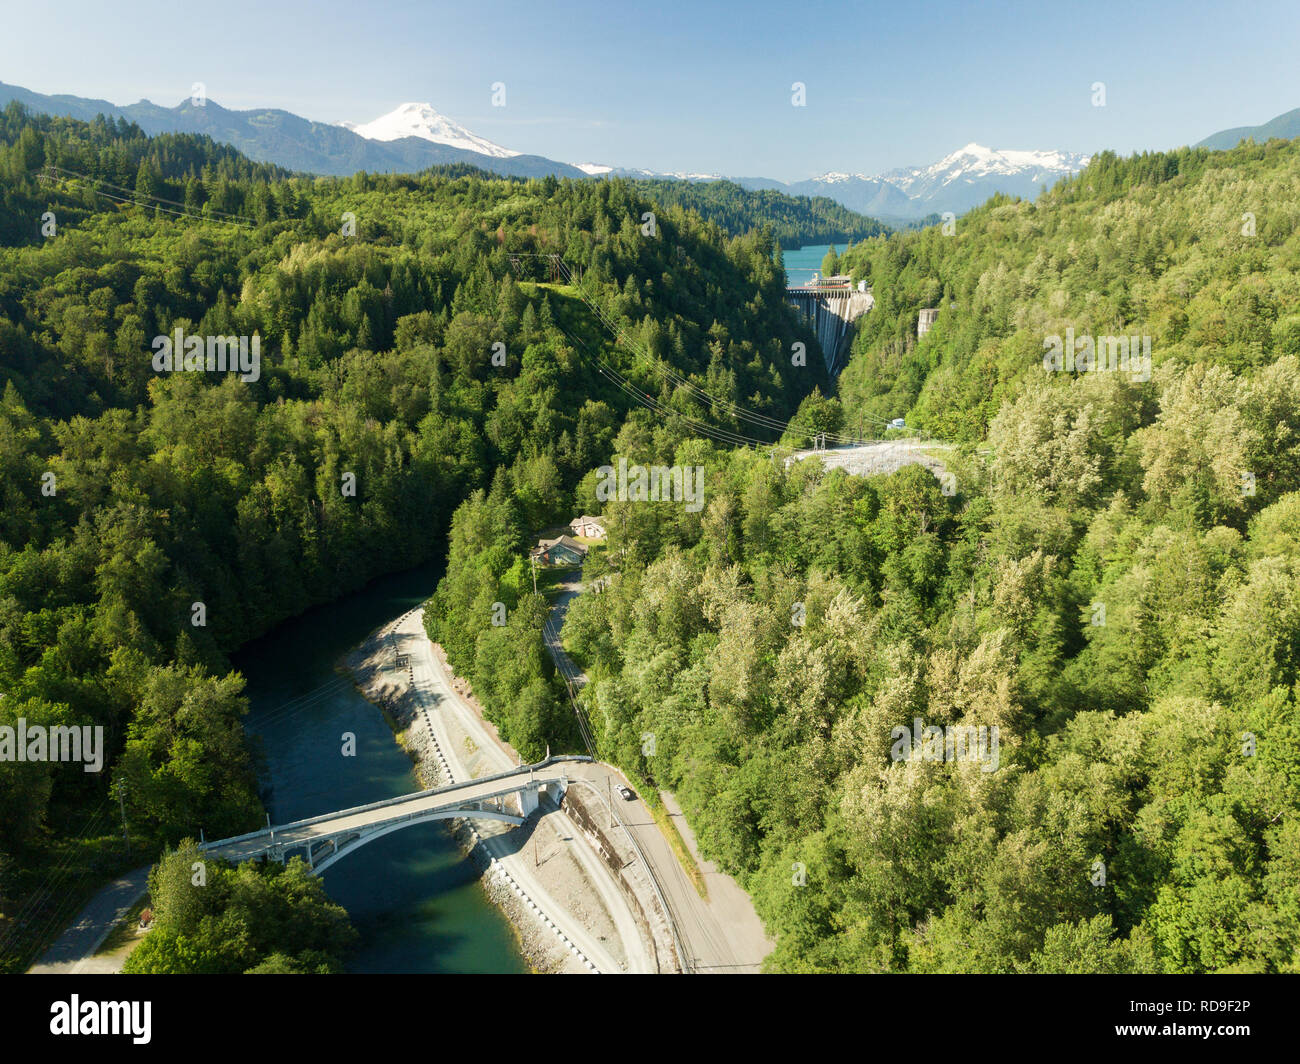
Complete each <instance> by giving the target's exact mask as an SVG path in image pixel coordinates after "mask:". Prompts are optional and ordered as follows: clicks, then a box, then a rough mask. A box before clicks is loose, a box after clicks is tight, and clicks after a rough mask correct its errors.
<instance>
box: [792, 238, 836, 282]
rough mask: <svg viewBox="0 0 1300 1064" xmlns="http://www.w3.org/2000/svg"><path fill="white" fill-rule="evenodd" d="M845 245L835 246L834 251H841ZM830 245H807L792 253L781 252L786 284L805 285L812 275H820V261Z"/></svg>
mask: <svg viewBox="0 0 1300 1064" xmlns="http://www.w3.org/2000/svg"><path fill="white" fill-rule="evenodd" d="M847 246H848V245H847V244H837V245H836V246H835V250H836V251H843V250H844V248H845V247H847ZM830 249H831V246H830V244H808V245H807V246H805V247H801V248H798V249H796V250H794V251H785V252H782V258H783V259H784V260H785V276H786V281H787V283H788V284H792V285H800V284H807V283H808V282H809V281H811V280H812V275H813V274H814V273H821V269H822V259H824V258H825V257H826V252H828V251H830Z"/></svg>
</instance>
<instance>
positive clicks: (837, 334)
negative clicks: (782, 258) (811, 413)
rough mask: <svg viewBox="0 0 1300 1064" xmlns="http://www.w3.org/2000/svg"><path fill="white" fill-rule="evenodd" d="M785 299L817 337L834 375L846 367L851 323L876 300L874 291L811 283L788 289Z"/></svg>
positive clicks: (828, 369)
mask: <svg viewBox="0 0 1300 1064" xmlns="http://www.w3.org/2000/svg"><path fill="white" fill-rule="evenodd" d="M785 299H786V302H787V303H789V304H790V305H791V306H792V307H794V308H795V310H797V311H798V312H799V313H800V314H801V315H802V317H803V319H804V321H805V322H807V324H808V325H809V327H810V328H811V329H812V331H813V333H814V334H815V335H816V337H817V343H818V344H819V345H820V346H821V349H822V358H823V359H825V361H826V372H827V373H829V374H830V375H831V376H832V377H833V376H835V375H836V373H838V372H839V370H840V369H841V368H842V367H841V365H840V363H841V361H843V360H845V359H846V357H847V354H848V346H849V345H848V338H849V332H850V326H851V325H852V324H853V322H854V321H856V320H857V319H858V318H860V317H861V316H862V315H863V314H865V313H866V312H867V311H869V310H870V309H871V308H872V306H873V305H874V303H875V299H874V297H873V296H872V294H871V292H870V291H865V292H862V291H857V290H856V289H853V288H848V287H843V286H837V287H829V286H814V285H809V286H806V287H800V288H787V289H786V290H785Z"/></svg>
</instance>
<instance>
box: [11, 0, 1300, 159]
mask: <svg viewBox="0 0 1300 1064" xmlns="http://www.w3.org/2000/svg"><path fill="white" fill-rule="evenodd" d="M0 25H3V26H4V31H3V36H2V37H0V81H5V82H8V83H9V84H13V85H20V86H23V87H24V88H28V89H32V90H34V91H36V92H42V93H50V94H57V93H69V94H72V95H76V96H89V97H94V98H98V99H106V100H109V101H111V102H113V103H116V104H128V103H134V102H135V101H137V100H139V99H142V98H147V99H150V100H152V101H154V102H155V103H161V104H165V105H167V106H173V105H175V104H177V103H179V102H180V101H181V100H182V99H185V98H188V97H189V96H190V93H191V86H192V85H193V84H194V83H195V82H202V83H203V84H204V85H205V86H206V90H207V95H208V98H209V99H211V100H213V101H215V102H217V103H219V104H221V105H222V106H224V107H230V108H234V109H239V110H243V109H249V108H260V107H276V108H281V109H284V110H287V111H292V112H294V113H295V114H299V115H302V116H304V117H306V118H311V119H315V120H317V121H322V122H339V121H343V120H348V121H353V122H366V121H369V120H371V119H373V118H376V117H378V116H379V115H381V114H384V113H386V112H388V111H391V110H392V109H393V108H395V107H396V106H397V105H398V104H401V103H405V102H408V101H411V102H427V103H430V104H432V105H433V107H434V108H436V109H437V110H439V111H441V112H442V113H443V114H445V115H447V116H449V117H451V118H453V119H455V120H456V121H458V122H460V123H461V124H463V125H465V126H467V127H468V128H469V129H471V130H473V131H474V132H476V133H478V134H480V135H481V136H484V137H487V138H488V139H489V140H493V141H496V142H497V143H499V144H502V145H504V146H505V147H507V148H512V149H514V150H516V151H520V152H526V153H529V154H537V155H544V156H547V157H548V158H552V159H558V160H561V161H564V162H570V163H581V162H598V163H605V164H609V165H616V166H628V167H645V168H648V169H653V170H660V171H691V172H702V173H720V174H725V175H729V176H748V177H754V176H763V177H771V178H776V179H778V180H783V181H795V180H802V179H804V178H807V177H812V176H814V175H817V174H821V173H825V172H826V171H828V170H837V171H848V172H860V173H867V174H876V173H880V172H882V171H885V170H889V169H892V168H893V167H896V166H909V165H919V164H928V163H931V162H934V161H937V160H938V159H940V158H942V157H943V156H944V155H947V154H948V153H949V152H951V151H953V150H955V149H957V148H960V147H961V146H963V145H965V144H967V143H970V142H972V141H974V142H977V143H980V144H983V145H986V146H989V147H993V148H1003V149H1005V148H1014V149H1042V150H1049V149H1061V150H1066V151H1080V152H1088V153H1092V152H1094V151H1097V150H1100V149H1103V148H1110V149H1113V150H1115V151H1117V152H1120V153H1121V154H1129V153H1131V152H1134V151H1141V150H1161V149H1167V148H1172V147H1176V146H1178V145H1181V144H1192V143H1195V142H1196V141H1198V140H1200V139H1202V138H1203V137H1205V136H1208V135H1209V134H1211V133H1214V132H1216V131H1218V130H1220V129H1224V128H1227V127H1231V126H1241V125H1256V124H1259V123H1262V122H1265V121H1267V120H1268V119H1270V118H1273V117H1275V116H1276V115H1278V114H1280V113H1282V112H1284V111H1289V110H1291V109H1292V108H1295V107H1300V63H1297V61H1296V58H1295V57H1296V54H1297V45H1298V44H1300V4H1297V2H1296V0H1268V2H1260V3H1249V2H1246V3H1234V4H1232V5H1228V4H1222V3H1200V2H1197V0H1169V2H1166V0H1153V2H1148V3H1142V4H1137V3H1133V2H1132V0H1128V2H1124V3H1115V2H1110V0H1095V2H1091V3H1079V4H1075V3H1060V2H1044V0H1038V2H1035V3H998V2H996V0H992V2H986V3H978V4H977V3H962V2H958V0H930V2H927V0H918V2H909V0H894V2H892V3H854V2H853V0H837V2H834V3H822V2H815V0H804V2H800V3H794V2H790V3H775V2H771V0H751V2H748V3H743V4H742V3H713V2H710V0H690V2H682V0H656V2H654V3H651V4H631V3H627V2H626V0H624V2H623V3H618V2H616V0H604V2H601V3H595V2H586V0H581V2H567V0H531V2H527V3H523V2H516V0H458V2H456V3H446V2H444V0H423V2H419V0H412V2H385V0H360V2H357V0H352V2H347V3H344V2H339V0H320V2H317V3H311V4H306V3H274V2H271V0H261V2H255V3H253V2H246V0H225V2H223V3H221V4H197V3H188V4H186V3H181V4H178V3H176V2H175V0H168V2H166V3H163V2H153V0H142V2H131V0H123V2H119V3H115V4H113V5H111V7H109V8H106V7H105V6H104V5H103V3H102V0H67V2H61V0H44V2H42V3H40V4H32V3H21V4H20V3H17V2H16V0H0ZM796 82H799V83H802V84H803V86H804V87H805V89H804V98H805V101H806V102H805V106H802V107H796V106H794V105H793V103H792V98H793V95H794V90H793V86H794V84H795V83H796ZM1096 82H1101V83H1103V84H1104V86H1105V106H1094V102H1093V101H1094V96H1095V92H1094V88H1093V86H1094V83H1096ZM496 83H502V84H504V86H505V105H504V106H494V105H493V103H492V92H493V85H494V84H496Z"/></svg>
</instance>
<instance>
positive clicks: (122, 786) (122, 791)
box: [117, 780, 131, 853]
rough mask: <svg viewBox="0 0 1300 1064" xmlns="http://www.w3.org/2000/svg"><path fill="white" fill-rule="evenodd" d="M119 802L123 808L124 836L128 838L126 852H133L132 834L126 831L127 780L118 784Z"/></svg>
mask: <svg viewBox="0 0 1300 1064" xmlns="http://www.w3.org/2000/svg"><path fill="white" fill-rule="evenodd" d="M117 804H118V806H119V807H120V808H121V810H122V838H123V839H125V840H126V852H127V853H130V852H131V836H130V835H128V834H127V831H126V781H125V780H119V781H118V784H117Z"/></svg>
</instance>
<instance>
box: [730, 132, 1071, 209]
mask: <svg viewBox="0 0 1300 1064" xmlns="http://www.w3.org/2000/svg"><path fill="white" fill-rule="evenodd" d="M1087 165H1088V156H1086V155H1081V154H1079V153H1078V152H1065V151H996V150H994V149H993V148H985V147H984V146H983V145H980V144H974V143H972V144H967V145H966V146H965V147H964V148H958V149H957V151H955V152H953V153H952V154H951V155H947V156H945V157H944V158H942V159H940V160H939V161H938V162H937V163H934V164H933V165H932V166H908V167H901V168H899V169H896V170H890V171H887V172H886V173H883V174H875V175H871V174H852V173H845V172H843V171H839V170H831V171H829V172H827V173H824V174H822V175H821V176H819V177H812V178H809V179H808V180H806V181H795V182H793V183H791V184H786V183H784V182H781V181H772V180H770V179H768V178H762V177H737V178H732V179H731V180H733V181H735V182H736V183H737V184H738V185H743V186H744V187H745V188H751V189H759V188H771V189H776V190H777V191H778V192H785V193H788V194H789V195H792V196H827V197H829V198H830V199H833V200H835V201H836V202H837V203H840V204H843V205H844V206H845V207H848V208H849V209H850V210H854V211H859V212H860V213H862V214H867V215H870V216H871V217H873V218H879V219H882V220H884V221H895V220H908V219H915V218H923V217H925V216H926V215H929V214H942V213H943V212H944V211H953V212H954V213H956V214H960V213H962V212H963V211H967V210H970V208H972V207H975V206H978V205H979V204H981V203H983V202H984V201H985V200H987V199H988V198H989V197H990V196H992V195H993V194H994V193H995V192H1002V193H1005V194H1007V195H1009V196H1020V197H1021V198H1024V199H1034V198H1036V197H1037V195H1038V193H1039V191H1040V190H1041V189H1042V188H1044V187H1045V186H1047V185H1051V184H1054V183H1055V182H1056V181H1058V180H1060V179H1061V178H1062V177H1066V176H1068V175H1069V174H1074V173H1078V171H1080V170H1082V169H1083V168H1084V167H1085V166H1087Z"/></svg>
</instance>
